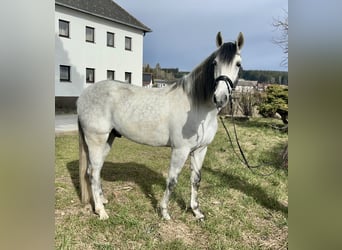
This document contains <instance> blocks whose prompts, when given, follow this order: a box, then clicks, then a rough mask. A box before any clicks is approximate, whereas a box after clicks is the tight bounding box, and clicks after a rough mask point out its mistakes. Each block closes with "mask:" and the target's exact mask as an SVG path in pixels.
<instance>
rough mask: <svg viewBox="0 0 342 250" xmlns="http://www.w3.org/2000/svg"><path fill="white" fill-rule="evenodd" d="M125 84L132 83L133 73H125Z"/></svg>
mask: <svg viewBox="0 0 342 250" xmlns="http://www.w3.org/2000/svg"><path fill="white" fill-rule="evenodd" d="M125 82H126V83H132V73H131V72H125Z"/></svg>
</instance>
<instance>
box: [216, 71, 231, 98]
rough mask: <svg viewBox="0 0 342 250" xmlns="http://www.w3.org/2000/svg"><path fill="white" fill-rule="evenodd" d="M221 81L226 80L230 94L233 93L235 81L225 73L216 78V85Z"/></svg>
mask: <svg viewBox="0 0 342 250" xmlns="http://www.w3.org/2000/svg"><path fill="white" fill-rule="evenodd" d="M219 81H224V82H225V83H226V85H227V88H228V92H229V95H231V94H232V91H233V90H234V84H233V81H232V80H230V78H229V77H228V76H225V75H220V76H219V77H217V78H216V79H215V85H216V86H217V84H218V82H219Z"/></svg>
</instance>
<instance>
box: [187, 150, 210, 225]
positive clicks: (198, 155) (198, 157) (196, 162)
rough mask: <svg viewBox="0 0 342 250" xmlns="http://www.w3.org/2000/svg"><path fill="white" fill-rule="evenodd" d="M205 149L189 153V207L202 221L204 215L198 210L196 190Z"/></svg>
mask: <svg viewBox="0 0 342 250" xmlns="http://www.w3.org/2000/svg"><path fill="white" fill-rule="evenodd" d="M206 153H207V147H204V148H199V149H197V150H195V151H194V152H192V153H191V156H190V159H191V201H190V206H191V209H192V211H193V213H194V214H195V216H196V218H197V219H203V218H204V215H203V214H202V213H201V211H200V209H199V203H198V199H197V195H198V188H199V185H200V181H201V168H202V164H203V161H204V157H205V154H206Z"/></svg>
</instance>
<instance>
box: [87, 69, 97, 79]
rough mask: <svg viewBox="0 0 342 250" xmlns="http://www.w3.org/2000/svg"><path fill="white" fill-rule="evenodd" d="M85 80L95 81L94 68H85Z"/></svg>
mask: <svg viewBox="0 0 342 250" xmlns="http://www.w3.org/2000/svg"><path fill="white" fill-rule="evenodd" d="M86 82H87V83H94V82H95V69H92V68H86Z"/></svg>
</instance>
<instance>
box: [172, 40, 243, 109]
mask: <svg viewBox="0 0 342 250" xmlns="http://www.w3.org/2000/svg"><path fill="white" fill-rule="evenodd" d="M236 53H237V46H236V44H235V43H231V42H229V43H224V44H222V45H221V46H220V47H219V49H218V50H216V51H215V52H213V53H212V54H211V55H210V56H209V57H208V58H206V59H205V60H204V61H203V62H202V63H201V64H199V65H198V66H197V67H196V68H195V69H194V70H192V71H191V72H190V73H189V74H188V75H186V76H184V77H183V78H181V79H180V80H179V81H178V82H177V83H176V84H175V86H174V88H177V87H182V88H183V90H184V92H185V93H187V94H188V96H189V97H190V98H191V100H192V101H193V104H194V105H196V106H197V105H198V104H200V103H205V102H207V101H209V100H210V99H211V97H212V95H213V93H214V91H215V85H216V84H215V79H214V65H213V62H214V59H215V58H216V57H217V56H218V58H219V60H220V61H221V62H225V63H227V64H229V63H230V62H231V61H232V60H233V58H234V56H235V54H236Z"/></svg>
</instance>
